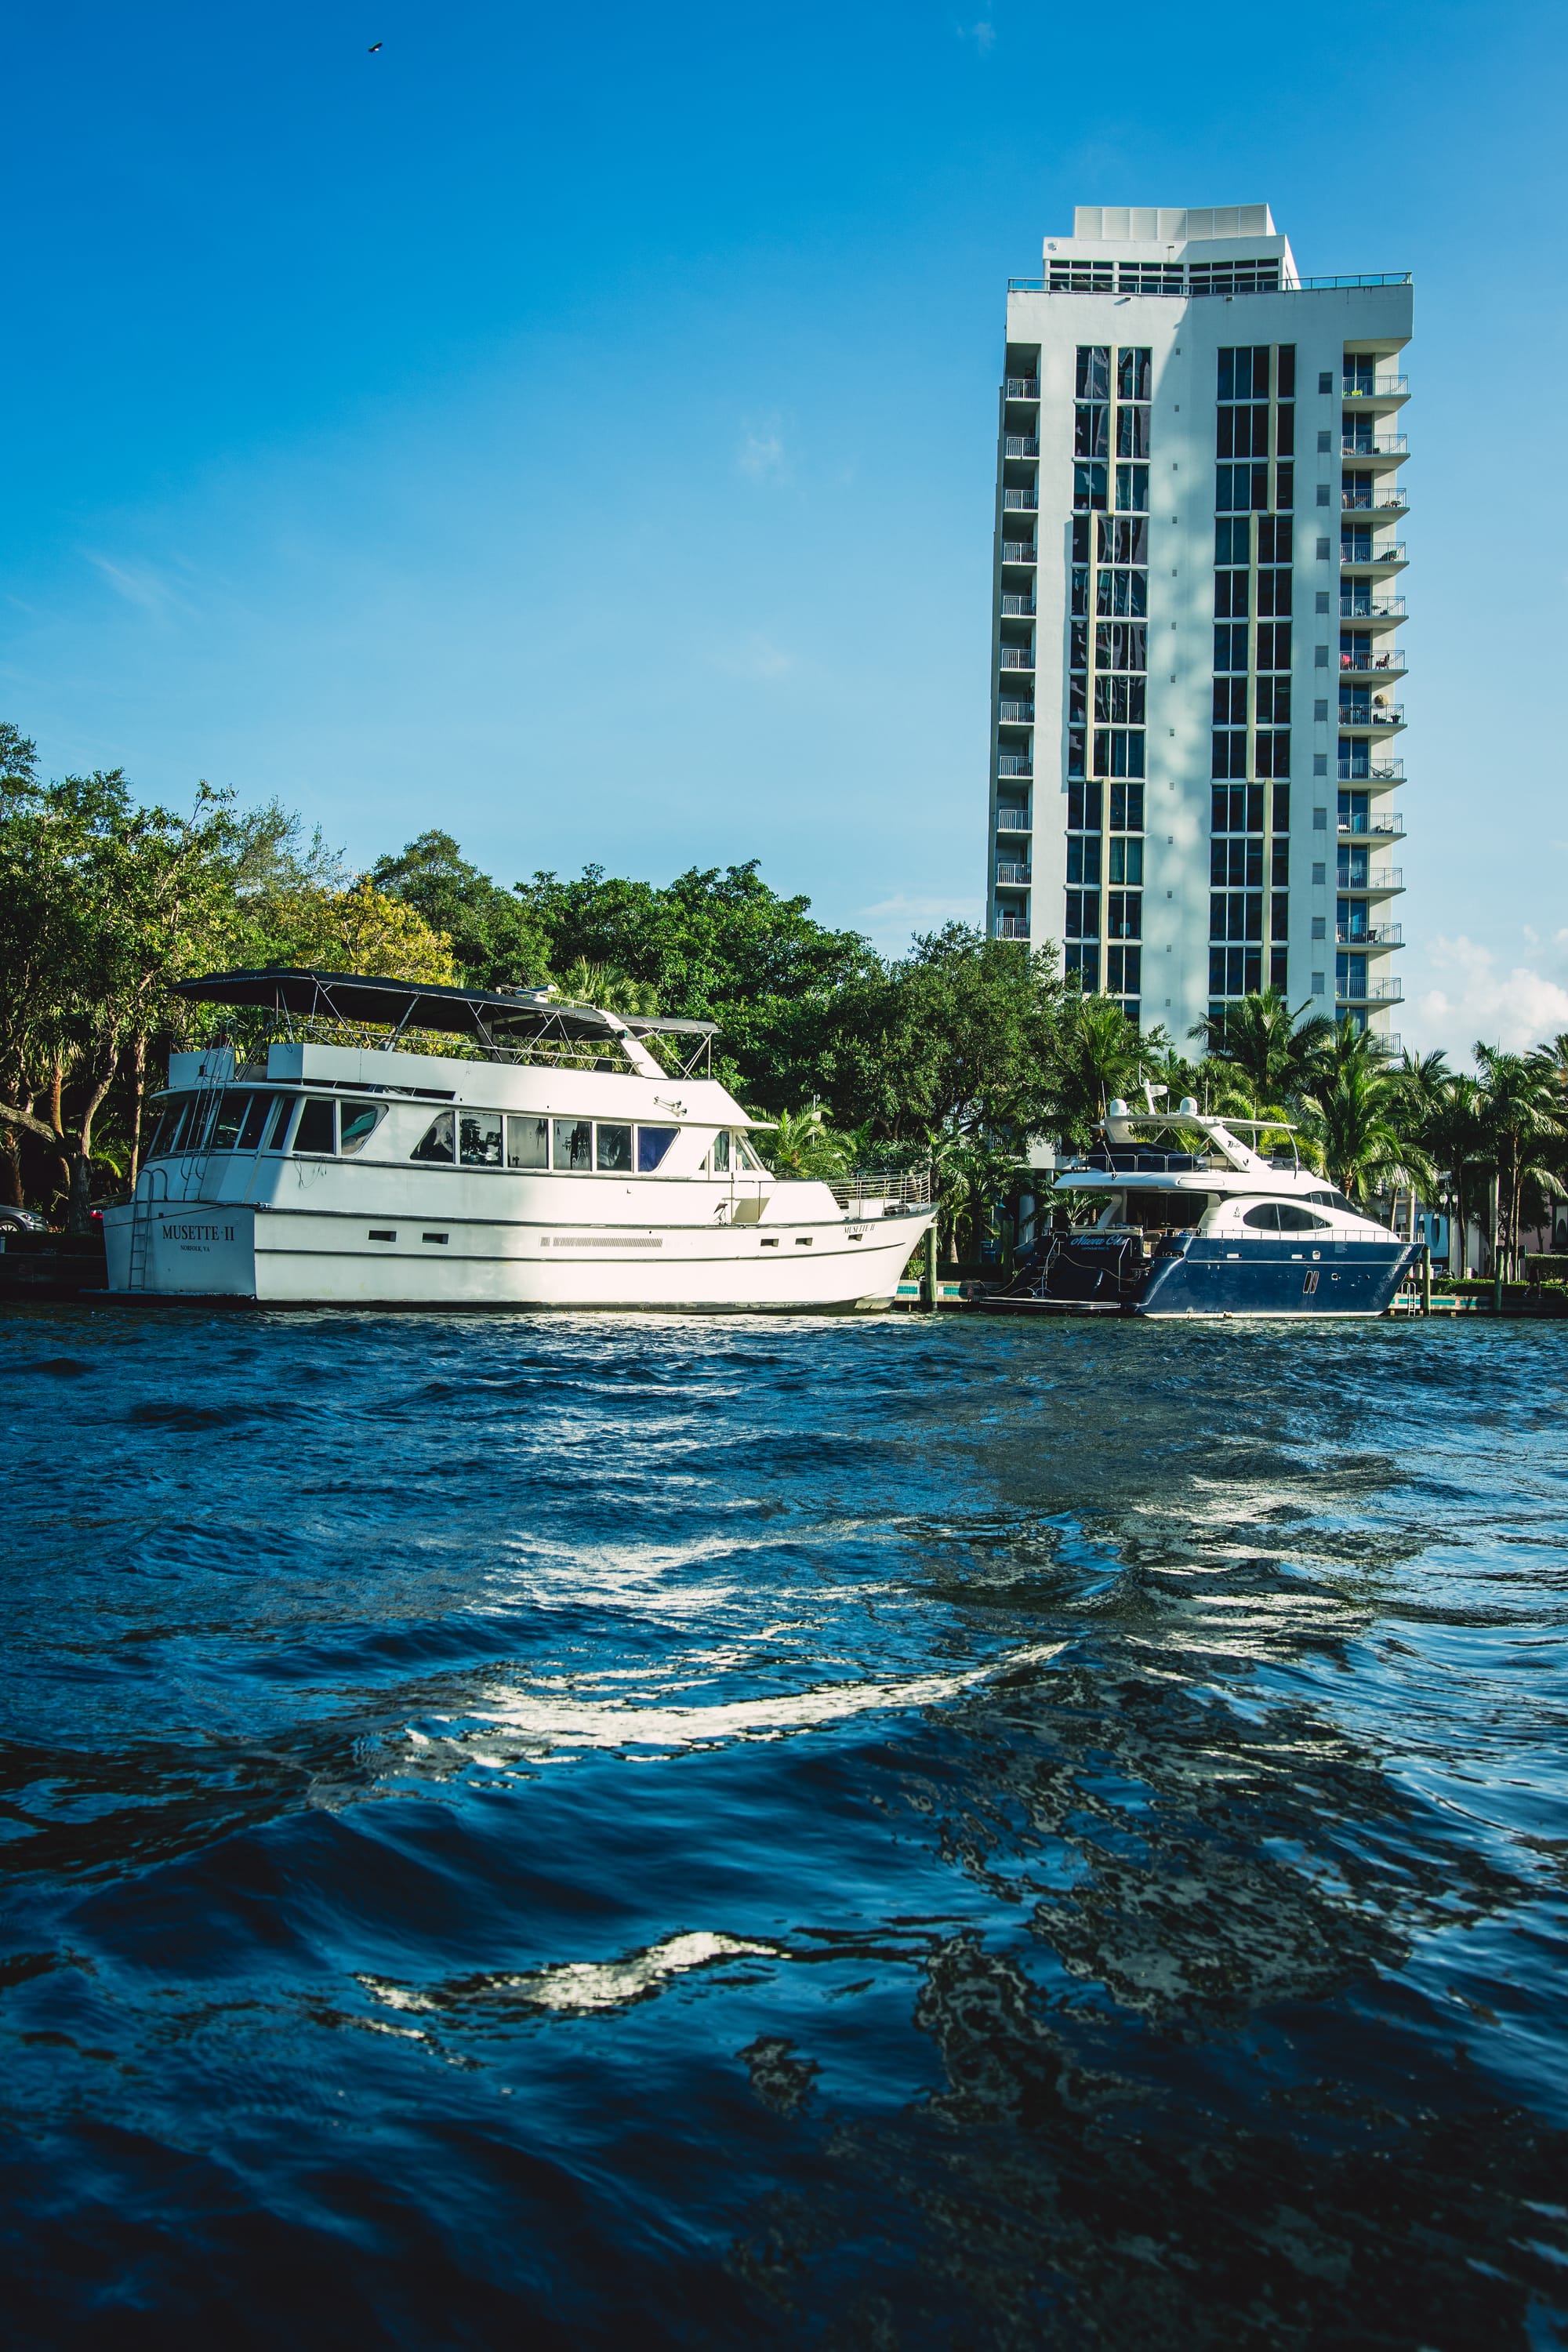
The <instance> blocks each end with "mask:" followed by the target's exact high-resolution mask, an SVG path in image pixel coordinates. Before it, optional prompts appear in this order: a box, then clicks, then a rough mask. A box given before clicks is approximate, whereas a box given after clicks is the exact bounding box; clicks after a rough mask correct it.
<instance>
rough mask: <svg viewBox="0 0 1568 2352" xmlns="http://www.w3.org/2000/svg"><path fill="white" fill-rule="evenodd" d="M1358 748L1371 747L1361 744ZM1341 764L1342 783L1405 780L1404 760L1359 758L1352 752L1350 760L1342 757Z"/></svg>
mask: <svg viewBox="0 0 1568 2352" xmlns="http://www.w3.org/2000/svg"><path fill="white" fill-rule="evenodd" d="M1357 749H1358V750H1362V751H1365V750H1369V749H1370V747H1369V746H1368V745H1365V744H1361V745H1358V746H1357ZM1339 766H1340V782H1341V783H1342V784H1402V783H1403V782H1405V762H1404V761H1403V760H1373V759H1365V760H1357V759H1356V758H1355V757H1354V755H1353V754H1352V757H1351V758H1350V759H1348V760H1345V759H1342V760H1341V761H1340V763H1339Z"/></svg>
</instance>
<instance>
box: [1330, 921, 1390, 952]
mask: <svg viewBox="0 0 1568 2352" xmlns="http://www.w3.org/2000/svg"><path fill="white" fill-rule="evenodd" d="M1334 937H1335V939H1336V940H1338V941H1339V943H1340V945H1341V947H1342V948H1402V947H1403V946H1404V945H1405V929H1404V926H1403V925H1402V924H1399V923H1365V924H1363V927H1362V929H1360V930H1359V931H1358V930H1356V929H1354V928H1353V927H1352V925H1351V924H1349V923H1336V925H1335V926H1334Z"/></svg>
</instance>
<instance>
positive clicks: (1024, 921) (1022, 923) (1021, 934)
mask: <svg viewBox="0 0 1568 2352" xmlns="http://www.w3.org/2000/svg"><path fill="white" fill-rule="evenodd" d="M996 936H997V938H998V939H999V940H1026V939H1027V938H1028V936H1029V918H1028V917H1027V915H998V916H997V918H996Z"/></svg>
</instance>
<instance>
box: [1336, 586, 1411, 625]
mask: <svg viewBox="0 0 1568 2352" xmlns="http://www.w3.org/2000/svg"><path fill="white" fill-rule="evenodd" d="M1340 618H1341V620H1342V621H1384V622H1387V621H1403V620H1404V618H1405V599H1404V597H1403V596H1377V595H1374V594H1373V591H1372V589H1371V588H1370V587H1367V586H1364V585H1363V583H1361V582H1359V581H1358V582H1357V583H1356V584H1355V585H1354V587H1352V588H1342V589H1341V590H1340Z"/></svg>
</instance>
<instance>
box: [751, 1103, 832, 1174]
mask: <svg viewBox="0 0 1568 2352" xmlns="http://www.w3.org/2000/svg"><path fill="white" fill-rule="evenodd" d="M757 1142H758V1146H759V1148H760V1150H761V1151H762V1154H763V1159H764V1160H766V1161H767V1163H768V1166H769V1167H770V1168H771V1169H772V1170H773V1174H774V1175H775V1176H791V1177H797V1178H798V1177H807V1178H810V1177H817V1178H825V1177H828V1176H837V1175H838V1174H840V1173H841V1171H843V1169H844V1167H845V1165H846V1163H847V1159H848V1154H847V1152H846V1150H845V1149H844V1144H843V1141H842V1139H841V1138H840V1137H838V1136H837V1135H835V1134H834V1132H833V1130H832V1129H831V1128H830V1127H828V1126H827V1125H826V1122H825V1120H824V1118H823V1116H822V1113H821V1111H820V1110H819V1109H818V1108H817V1106H816V1104H815V1103H813V1105H812V1107H811V1108H810V1109H809V1110H797V1111H795V1112H793V1113H792V1112H790V1111H787V1110H781V1111H780V1113H779V1115H778V1118H776V1120H775V1121H774V1123H773V1129H772V1131H771V1132H770V1131H768V1130H766V1129H763V1130H762V1131H760V1132H759V1134H758V1137H757Z"/></svg>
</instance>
